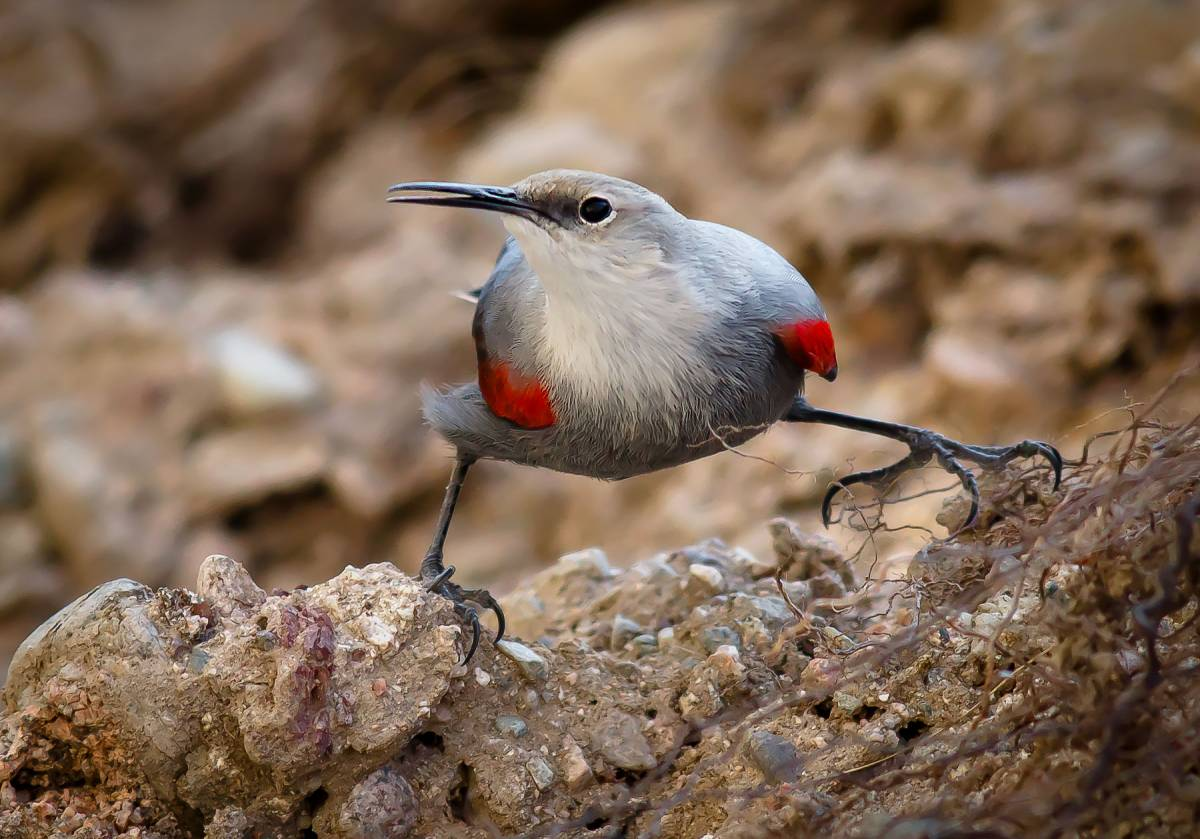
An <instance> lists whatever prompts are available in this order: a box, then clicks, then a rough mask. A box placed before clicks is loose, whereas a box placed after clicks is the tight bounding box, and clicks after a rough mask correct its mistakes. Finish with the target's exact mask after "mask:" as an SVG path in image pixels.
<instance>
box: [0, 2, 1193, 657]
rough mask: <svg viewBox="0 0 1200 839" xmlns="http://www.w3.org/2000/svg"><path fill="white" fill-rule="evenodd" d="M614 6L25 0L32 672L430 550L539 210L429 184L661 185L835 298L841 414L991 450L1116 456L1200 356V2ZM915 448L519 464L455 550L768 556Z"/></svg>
mask: <svg viewBox="0 0 1200 839" xmlns="http://www.w3.org/2000/svg"><path fill="white" fill-rule="evenodd" d="M467 5H470V7H471V9H472V12H471V13H470V14H464V13H463V12H462V10H463V8H464V7H466V6H467ZM597 5H598V4H582V5H581V4H573V3H567V4H561V3H550V2H536V3H535V2H529V0H521V2H516V0H489V2H487V3H484V4H476V3H471V4H465V3H462V2H440V3H436V4H428V3H393V2H382V0H380V2H376V0H363V1H362V2H357V3H356V4H355V7H356V12H355V13H354V14H348V13H346V12H345V11H344V8H343V7H344V3H341V2H338V0H263V1H262V2H255V3H250V4H247V3H245V2H243V0H207V2H205V3H201V4H193V3H186V2H175V3H154V4H146V3H135V2H110V3H104V4H101V5H97V6H95V8H92V9H89V11H88V13H87V15H83V16H77V15H74V14H67V13H66V12H65V11H64V10H63V9H60V8H59V7H58V6H56V5H54V4H47V3H45V2H43V1H42V0H15V2H9V3H6V4H4V9H3V10H0V30H2V31H3V32H4V36H3V38H2V39H0V40H2V41H3V45H2V46H0V147H2V148H3V149H4V152H5V153H4V155H3V160H0V289H3V293H0V661H4V660H7V658H8V657H9V655H10V654H11V652H12V650H13V649H14V648H15V646H16V644H17V643H18V642H19V641H20V639H21V638H23V637H24V636H25V635H26V634H27V633H28V632H29V631H30V630H31V629H32V628H33V627H34V626H36V625H37V624H38V623H39V622H40V621H41V620H42V619H44V618H45V617H46V616H47V615H49V614H50V613H51V612H53V611H54V610H55V609H57V608H58V607H59V606H61V605H62V603H64V602H66V601H67V600H68V599H70V598H71V597H74V596H77V595H78V594H81V593H83V592H85V591H87V590H88V589H89V588H90V587H92V586H94V585H96V584H98V583H100V582H103V581H105V580H108V579H111V578H114V577H117V576H122V575H126V576H131V577H133V578H135V579H138V580H141V581H144V582H146V583H148V584H151V585H164V584H173V585H180V586H190V585H191V584H192V583H193V581H194V579H195V576H196V572H197V566H198V563H199V562H200V561H201V560H202V559H203V557H204V556H206V555H208V554H210V553H226V554H231V555H236V556H238V557H239V559H240V560H241V561H242V562H243V563H244V564H245V565H246V567H247V568H248V569H249V570H250V571H251V573H252V574H253V575H254V577H255V579H257V580H259V581H260V582H261V583H262V584H263V585H264V586H265V587H266V588H268V589H270V588H273V587H275V586H285V587H291V586H294V585H295V584H297V583H300V582H306V583H315V582H319V581H322V580H325V579H328V578H329V577H331V576H333V575H334V574H336V573H337V572H338V571H339V570H340V569H341V568H342V567H344V566H345V565H347V564H354V565H365V564H369V563H372V562H379V561H392V562H396V563H397V564H399V565H400V566H401V567H404V568H407V569H413V568H414V567H415V564H416V562H417V561H419V558H420V557H421V555H422V553H423V551H424V548H425V545H426V543H427V539H428V536H429V531H430V529H431V524H432V517H433V515H434V514H435V513H436V510H437V505H438V503H439V500H440V493H441V489H442V487H443V486H444V483H445V479H446V470H447V468H448V467H447V457H448V453H447V452H446V451H445V449H444V447H443V446H442V445H441V444H440V443H439V442H438V441H436V440H435V439H434V438H433V437H432V436H431V435H430V434H428V433H427V431H426V429H424V428H423V426H422V423H421V419H420V415H419V411H418V409H417V403H416V392H417V387H418V384H419V382H421V381H429V382H432V383H443V382H450V381H455V380H461V379H464V378H466V377H468V376H470V375H471V374H472V365H473V363H474V354H473V351H472V348H471V347H470V344H469V340H470V339H469V325H470V308H469V306H467V305H466V304H464V303H462V302H460V301H457V300H455V299H453V298H452V297H451V296H450V294H449V292H451V291H453V290H455V289H460V288H464V287H471V286H473V285H474V284H476V283H478V282H479V281H480V280H481V279H482V278H483V277H484V276H486V273H487V271H488V270H489V268H490V265H491V261H492V259H493V258H494V255H495V253H496V251H497V249H498V247H499V244H500V233H499V231H498V228H497V226H496V225H495V224H494V220H482V219H476V218H472V217H470V216H469V214H466V215H459V214H454V213H449V212H445V213H442V212H438V211H434V210H427V211H419V210H412V211H404V212H401V211H399V210H397V208H395V207H389V206H386V205H384V204H383V203H382V197H383V191H384V189H385V188H386V185H387V184H390V183H393V182H395V181H397V180H402V179H406V178H429V177H441V178H451V179H478V180H484V181H494V182H509V181H511V180H514V179H516V178H518V177H522V176H524V175H526V174H527V173H528V172H530V171H532V170H535V169H540V168H544V167H547V166H551V165H567V166H580V167H585V168H594V169H600V170H604V171H609V172H614V173H617V174H622V175H625V176H628V177H631V178H634V179H638V180H641V181H644V182H646V183H647V184H649V185H651V186H653V187H654V188H656V189H658V190H659V191H661V192H663V193H664V194H665V195H667V196H669V197H670V198H671V200H672V201H673V202H675V203H676V204H677V205H678V206H679V207H680V208H681V209H682V210H684V211H686V212H688V213H689V214H692V215H694V216H697V217H703V218H710V219H714V220H717V221H722V222H725V223H729V224H732V225H735V226H737V227H741V228H744V229H747V230H749V231H751V232H753V233H755V234H757V235H759V236H761V237H763V238H765V239H766V240H767V241H768V242H770V243H771V244H773V245H774V246H776V247H777V248H779V249H780V250H781V251H782V252H783V253H784V254H785V255H787V256H788V257H789V258H790V259H792V260H793V261H795V262H796V264H797V265H798V266H799V267H800V268H801V269H802V270H803V271H804V272H805V274H806V275H807V276H808V277H809V279H810V280H811V281H812V282H813V284H814V285H815V286H816V287H817V289H818V291H819V292H820V293H821V295H822V297H823V299H824V300H825V302H826V303H827V306H828V308H829V310H830V312H831V317H832V319H833V325H834V331H835V334H836V336H837V341H838V350H839V357H840V360H841V376H840V378H839V380H838V381H837V382H836V384H835V385H827V384H826V383H824V382H814V383H813V386H812V388H811V396H812V398H813V399H814V400H815V401H816V402H818V403H819V404H822V405H825V406H828V407H833V408H840V409H843V410H858V411H862V412H867V413H871V414H873V415H876V416H881V417H887V418H893V419H897V420H908V421H915V422H924V423H932V424H934V425H935V426H937V427H939V428H940V429H942V430H945V431H947V432H949V433H953V434H957V435H959V436H962V437H967V438H971V439H974V440H978V441H981V442H1004V441H1006V440H1008V439H1010V438H1011V439H1021V438H1024V437H1028V436H1040V437H1048V438H1052V439H1055V440H1056V441H1057V442H1060V443H1061V444H1062V445H1063V447H1064V448H1071V447H1072V445H1074V446H1078V444H1079V442H1081V440H1082V438H1083V437H1085V436H1086V435H1087V434H1088V433H1091V431H1093V430H1096V429H1094V428H1088V429H1084V430H1082V431H1079V430H1076V428H1075V427H1076V425H1078V424H1080V423H1083V422H1085V421H1087V420H1091V419H1092V418H1093V417H1094V416H1096V415H1097V414H1099V413H1101V412H1103V411H1107V410H1110V409H1112V408H1113V407H1115V406H1117V405H1120V404H1123V402H1124V401H1125V400H1126V399H1127V398H1130V399H1134V400H1137V399H1142V398H1145V397H1146V396H1147V395H1148V394H1151V393H1153V392H1154V391H1155V390H1156V389H1157V388H1158V387H1160V386H1161V385H1162V384H1163V383H1164V382H1165V381H1166V379H1167V378H1169V376H1170V375H1171V374H1172V373H1173V372H1174V371H1175V370H1176V369H1177V368H1178V366H1179V363H1180V358H1181V357H1182V356H1183V355H1185V354H1186V353H1187V352H1188V351H1189V349H1192V348H1194V347H1195V346H1196V345H1197V341H1198V340H1200V332H1198V330H1197V324H1200V246H1198V245H1197V243H1200V198H1198V197H1200V132H1198V131H1197V125H1200V51H1198V47H1197V44H1200V15H1198V12H1197V8H1198V7H1197V4H1196V3H1193V2H1173V3H1172V2H1146V0H1105V2H1095V0H1054V2H1045V0H887V2H883V1H882V0H847V1H846V2H839V3H817V2H811V3H808V2H794V0H754V2H742V1H741V0H725V2H722V1H721V0H707V2H698V3H670V4H665V3H637V4H624V5H620V6H613V7H611V8H606V9H599V10H597V9H595V7H596V6H597ZM585 11H587V12H591V13H592V14H589V15H588V16H586V17H584V18H582V19H577V18H579V16H580V15H581V14H583V12H585ZM201 45H202V46H201ZM601 68H602V71H601ZM1194 396H1195V394H1194ZM876 449H877V445H876V444H875V443H874V442H873V441H870V440H865V439H864V438H862V437H861V436H859V435H851V434H848V433H843V432H839V431H837V430H831V429H820V430H819V429H813V428H806V429H778V430H776V431H773V432H772V433H771V434H770V435H768V436H767V437H766V438H765V439H762V440H760V441H757V442H756V443H755V444H754V445H753V446H751V447H750V449H749V452H750V453H751V454H753V455H756V456H760V457H766V458H769V459H771V460H772V461H775V462H777V463H779V464H781V465H783V466H784V467H787V468H788V469H791V470H794V471H800V472H805V473H814V474H812V475H805V476H797V475H793V474H788V473H787V472H784V471H782V470H779V469H774V468H771V467H770V466H769V465H767V464H763V463H761V462H760V461H755V460H751V459H748V458H738V457H733V456H723V457H718V458H712V459H710V460H708V461H706V462H702V463H698V464H692V465H689V466H688V467H686V468H683V469H680V470H673V471H672V472H669V473H666V474H663V475H654V476H648V477H645V478H642V479H638V480H635V481H630V482H624V483H622V484H620V485H617V486H610V485H604V484H597V483H594V482H590V481H585V480H581V479H575V478H569V477H562V476H553V475H548V474H542V473H535V472H530V471H528V470H518V469H505V468H498V467H497V468H492V467H490V466H487V465H484V466H481V467H480V468H479V470H478V472H477V473H476V474H474V475H473V476H472V483H471V486H469V487H468V490H467V492H466V494H465V498H464V505H463V509H462V512H461V518H460V520H459V521H458V522H457V526H456V528H455V532H454V533H453V534H452V537H451V550H452V551H455V552H460V553H461V554H462V556H464V557H470V566H471V570H470V575H471V581H470V582H471V583H472V584H474V585H484V584H486V585H492V586H495V587H497V588H498V589H504V588H507V587H510V586H511V585H513V584H514V582H515V581H516V580H517V579H519V578H521V577H523V576H526V575H528V574H530V573H532V572H534V571H536V570H537V569H539V568H542V567H544V566H545V565H546V564H547V563H549V562H551V561H553V559H554V558H555V557H557V556H559V555H561V554H563V553H566V552H568V551H571V550H575V549H578V548H579V547H581V546H585V545H591V544H602V545H604V546H605V548H606V549H607V550H608V551H609V553H610V555H611V556H612V557H613V560H614V563H615V564H618V565H627V564H629V563H630V562H633V561H637V560H641V559H645V558H646V557H648V556H651V555H652V554H654V553H655V552H656V551H658V550H661V549H665V548H668V547H670V546H672V545H679V544H687V543H690V542H694V541H697V540H699V539H703V538H708V537H710V536H714V535H717V536H721V537H722V538H724V539H725V540H726V541H727V542H729V543H730V544H738V545H744V546H746V547H747V548H749V549H751V550H753V551H755V552H757V553H759V554H763V555H765V554H766V553H767V552H768V551H769V550H770V540H769V537H768V535H767V534H766V532H765V531H764V529H763V527H762V525H761V522H762V521H763V520H765V519H767V518H770V517H771V516H773V515H780V514H785V515H788V516H789V517H791V518H793V519H795V520H797V521H799V522H801V523H802V524H803V525H804V526H806V527H815V526H816V523H815V516H814V514H813V510H814V506H815V502H816V500H817V499H818V498H819V496H820V493H821V492H822V490H823V488H824V486H825V484H826V482H827V480H828V479H829V478H830V477H831V476H832V475H833V474H844V473H845V472H846V471H848V470H849V469H850V468H851V464H850V463H849V461H851V460H853V461H854V465H855V466H865V465H869V464H870V463H872V462H873V461H874V460H876V459H879V458H882V457H883V456H885V455H884V454H882V453H880V452H878V451H876ZM931 485H932V484H931ZM936 511H937V505H936V500H935V501H934V502H933V503H932V504H929V505H926V506H925V507H923V508H922V509H920V510H910V511H909V512H907V513H906V514H905V519H906V520H907V521H911V522H914V523H922V524H927V523H930V522H931V520H932V517H933V515H934V514H936ZM835 536H836V538H838V539H839V540H844V539H845V538H846V534H835ZM877 538H878V541H879V543H880V546H881V550H883V552H884V553H889V552H891V551H893V550H894V551H900V550H902V549H906V550H908V551H911V550H912V549H914V548H916V547H918V546H919V543H920V539H919V537H918V536H917V535H916V534H915V533H914V532H913V531H899V532H893V533H888V534H883V533H881V534H879V535H878V537H877ZM889 545H890V547H889ZM460 564H462V563H460Z"/></svg>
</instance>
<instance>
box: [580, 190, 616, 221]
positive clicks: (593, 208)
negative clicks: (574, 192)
mask: <svg viewBox="0 0 1200 839" xmlns="http://www.w3.org/2000/svg"><path fill="white" fill-rule="evenodd" d="M610 215H612V204H609V203H608V199H606V198H601V197H600V196H598V195H593V196H592V197H591V198H585V199H583V200H582V201H580V202H579V217H580V218H581V219H583V220H584V221H586V222H587V223H588V224H599V223H600V222H602V221H604V220H605V219H606V218H608V217H609V216H610Z"/></svg>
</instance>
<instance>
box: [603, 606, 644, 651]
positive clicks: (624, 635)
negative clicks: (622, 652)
mask: <svg viewBox="0 0 1200 839" xmlns="http://www.w3.org/2000/svg"><path fill="white" fill-rule="evenodd" d="M641 634H642V628H641V626H639V625H638V623H637V621H632V620H630V619H629V618H627V617H625V616H624V615H617V616H616V617H615V618H613V625H612V634H611V636H610V638H609V644H610V645H611V646H612V648H613V649H614V650H619V649H621V648H622V647H624V646H625V645H626V644H627V643H628V642H629V641H630V640H631V639H633V638H634V637H635V636H637V635H641Z"/></svg>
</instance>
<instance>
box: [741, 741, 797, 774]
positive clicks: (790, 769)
mask: <svg viewBox="0 0 1200 839" xmlns="http://www.w3.org/2000/svg"><path fill="white" fill-rule="evenodd" d="M745 751H746V754H747V756H748V757H749V758H750V759H751V760H753V761H754V764H755V766H757V767H758V768H759V771H761V772H762V773H763V777H764V778H765V779H766V780H767V781H768V782H769V783H773V784H786V783H789V782H791V781H794V780H796V778H797V777H799V775H800V766H801V760H800V755H799V753H798V752H797V751H796V747H795V745H793V744H792V741H791V740H788V739H786V738H784V737H780V736H779V735H778V734H775V733H773V732H771V731H767V730H765V729H759V730H757V731H751V732H750V736H749V737H747V738H746V745H745Z"/></svg>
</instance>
